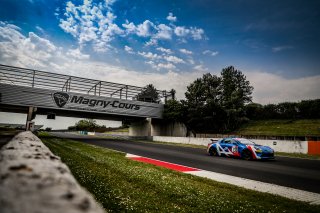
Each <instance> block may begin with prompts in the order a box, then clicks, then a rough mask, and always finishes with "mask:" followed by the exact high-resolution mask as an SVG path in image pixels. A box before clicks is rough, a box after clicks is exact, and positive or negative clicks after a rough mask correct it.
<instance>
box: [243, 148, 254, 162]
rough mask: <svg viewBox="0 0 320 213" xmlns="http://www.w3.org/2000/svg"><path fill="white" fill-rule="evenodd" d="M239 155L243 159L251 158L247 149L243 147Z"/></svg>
mask: <svg viewBox="0 0 320 213" xmlns="http://www.w3.org/2000/svg"><path fill="white" fill-rule="evenodd" d="M241 157H242V159H244V160H252V154H251V152H250V150H249V149H245V150H243V151H242V153H241Z"/></svg>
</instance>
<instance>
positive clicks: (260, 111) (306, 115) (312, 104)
mask: <svg viewBox="0 0 320 213" xmlns="http://www.w3.org/2000/svg"><path fill="white" fill-rule="evenodd" d="M319 109H320V99H316V100H304V101H301V102H295V103H290V102H284V103H279V104H267V105H265V106H262V105H260V104H255V103H252V104H248V105H247V106H246V107H245V111H246V116H247V117H248V118H249V119H252V120H261V119H315V118H320V110H319Z"/></svg>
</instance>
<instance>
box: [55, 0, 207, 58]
mask: <svg viewBox="0 0 320 213" xmlns="http://www.w3.org/2000/svg"><path fill="white" fill-rule="evenodd" d="M114 2H115V1H111V0H108V1H105V2H100V3H94V2H93V1H90V0H87V1H84V2H83V4H80V5H75V4H74V3H72V2H71V1H69V2H68V3H67V5H66V8H65V10H64V13H63V14H62V15H61V16H60V19H59V21H60V24H59V26H60V28H61V29H63V30H64V31H65V32H66V33H69V34H70V35H72V36H73V37H74V38H75V39H77V41H78V43H79V45H80V48H82V47H83V46H84V45H85V44H87V43H89V44H92V45H93V49H94V50H95V51H96V52H106V51H108V50H109V49H110V47H111V46H112V45H111V42H112V41H113V40H114V39H115V38H116V37H118V36H120V37H123V36H127V37H129V36H133V35H135V36H137V37H141V38H145V39H148V40H147V41H146V43H145V44H146V46H156V45H157V44H158V41H159V40H169V41H170V40H172V39H173V37H174V36H176V37H177V38H180V39H181V38H183V39H192V40H201V39H203V38H204V35H205V32H204V30H203V29H201V28H197V27H194V26H192V27H186V26H176V25H174V24H173V23H174V22H176V21H177V17H176V16H174V15H173V13H171V12H170V13H169V15H168V16H167V20H168V21H169V22H170V23H171V24H170V25H167V24H165V23H159V24H155V23H153V22H152V21H150V20H148V19H147V20H144V21H143V22H142V23H138V24H135V23H133V22H130V21H129V20H125V21H124V23H122V24H119V25H118V24H116V19H117V16H116V15H115V14H114V12H113V10H112V6H113V4H114ZM58 12H59V11H58ZM57 16H59V14H58V15H57ZM120 22H121V20H120Z"/></svg>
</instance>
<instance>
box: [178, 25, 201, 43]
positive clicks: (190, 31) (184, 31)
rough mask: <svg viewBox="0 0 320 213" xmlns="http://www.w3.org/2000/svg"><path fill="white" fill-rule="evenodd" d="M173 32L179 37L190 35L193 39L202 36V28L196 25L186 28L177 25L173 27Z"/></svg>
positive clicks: (198, 38)
mask: <svg viewBox="0 0 320 213" xmlns="http://www.w3.org/2000/svg"><path fill="white" fill-rule="evenodd" d="M174 33H175V34H176V35H177V36H179V37H188V36H190V37H191V38H193V39H194V40H200V39H203V38H204V30H203V29H201V28H197V27H190V28H186V27H184V26H177V27H175V28H174Z"/></svg>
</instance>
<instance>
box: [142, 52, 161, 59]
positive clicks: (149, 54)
mask: <svg viewBox="0 0 320 213" xmlns="http://www.w3.org/2000/svg"><path fill="white" fill-rule="evenodd" d="M138 54H139V55H141V56H143V57H144V58H147V59H150V60H156V59H161V56H160V55H158V54H156V53H155V54H154V53H152V52H138Z"/></svg>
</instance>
